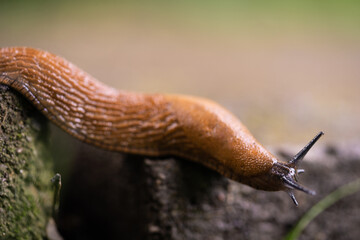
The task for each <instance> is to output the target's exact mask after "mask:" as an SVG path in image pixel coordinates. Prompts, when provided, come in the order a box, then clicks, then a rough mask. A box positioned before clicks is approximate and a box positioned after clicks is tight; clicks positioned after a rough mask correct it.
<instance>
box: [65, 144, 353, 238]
mask: <svg viewBox="0 0 360 240" xmlns="http://www.w3.org/2000/svg"><path fill="white" fill-rule="evenodd" d="M80 146H81V147H80V150H79V151H78V152H77V154H76V157H75V158H76V161H75V162H74V163H73V168H72V173H71V174H70V176H69V178H70V179H69V180H68V181H69V182H68V184H67V185H68V188H66V189H64V192H63V199H62V206H61V216H60V222H59V226H60V229H61V232H62V233H63V235H64V236H65V239H99V238H106V239H281V238H282V237H284V236H285V235H286V234H287V233H288V232H289V231H290V229H291V228H292V227H293V226H294V225H295V224H296V223H297V222H298V221H299V219H300V218H301V217H302V216H303V214H305V213H306V212H307V211H308V210H309V209H310V208H311V207H312V206H313V205H314V204H316V203H317V202H318V201H319V200H321V199H322V198H323V197H324V196H326V195H328V194H329V193H330V192H332V191H333V190H335V189H336V188H338V187H340V186H341V185H343V184H346V183H348V182H350V181H352V180H355V179H356V178H357V177H359V172H360V148H359V145H357V144H353V145H347V146H345V145H343V146H335V145H325V144H323V145H321V143H319V144H318V146H316V147H315V148H314V149H313V150H312V152H310V154H309V156H308V157H306V160H305V161H304V162H303V163H302V164H301V167H303V168H305V169H306V173H305V174H303V175H301V177H300V181H301V183H302V184H304V185H305V186H307V187H310V188H312V189H314V190H316V191H317V195H316V196H314V197H313V196H309V195H306V194H303V193H296V197H297V199H298V201H299V204H300V206H299V207H295V205H294V204H293V203H292V201H291V200H290V198H289V196H288V195H287V194H286V193H284V192H263V191H257V190H254V189H252V188H250V187H247V186H245V185H242V184H239V183H236V182H233V181H230V180H228V179H226V178H223V177H222V176H220V175H219V174H217V173H216V172H213V171H211V170H208V169H206V168H204V167H202V166H200V165H198V164H194V163H192V162H188V161H185V160H182V159H173V158H164V159H148V158H142V157H138V156H131V155H122V154H118V153H110V152H106V151H102V150H99V149H95V148H92V147H88V146H86V145H84V144H80ZM300 148H301V146H299V147H295V148H293V147H284V148H274V151H273V152H274V153H275V154H276V155H277V156H282V157H284V158H288V157H290V156H292V155H293V154H294V153H296V152H297V151H298V150H299V149H300ZM283 149H285V150H283ZM359 202H360V194H359V193H356V194H354V195H351V196H349V197H346V198H344V199H343V200H341V201H339V202H337V203H336V204H335V205H333V206H332V207H330V208H329V209H327V210H326V211H325V212H323V213H322V214H320V215H319V216H318V217H317V218H316V219H315V220H314V221H313V222H312V223H311V224H310V225H309V226H308V227H307V228H306V230H305V231H304V232H303V234H302V235H301V237H300V239H339V238H341V239H357V236H359V234H360V231H359V228H358V227H357V226H359V224H360V214H359V208H360V206H359ZM341 219H343V220H341Z"/></svg>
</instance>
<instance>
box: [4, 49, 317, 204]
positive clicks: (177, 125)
mask: <svg viewBox="0 0 360 240" xmlns="http://www.w3.org/2000/svg"><path fill="white" fill-rule="evenodd" d="M0 83H2V84H5V85H8V86H10V87H11V88H13V89H15V90H16V91H18V92H20V93H21V94H22V95H24V96H25V98H27V99H28V100H29V101H30V102H31V103H32V104H33V105H35V107H36V108H37V109H39V110H40V111H41V112H42V113H43V114H44V115H45V116H46V117H47V118H48V119H50V120H51V121H52V122H54V123H55V124H56V125H57V126H59V127H60V128H61V129H63V130H64V131H66V132H68V133H69V134H70V135H72V136H74V137H76V138H78V139H80V140H82V141H84V142H86V143H89V144H92V145H95V146H98V147H100V148H103V149H107V150H110V151H119V152H125V153H132V154H141V155H148V156H161V155H172V156H178V157H181V158H185V159H188V160H192V161H194V162H198V163H200V164H203V165H205V166H206V167H208V168H211V169H213V170H215V171H217V172H219V173H220V174H222V175H224V176H225V177H228V178H230V179H232V180H235V181H238V182H241V183H244V184H247V185H249V186H251V187H253V188H256V189H261V190H266V191H279V190H283V191H286V192H288V193H289V194H290V196H291V198H292V200H293V201H294V203H295V204H296V205H297V201H296V199H295V197H294V194H293V189H297V190H300V191H303V192H306V193H308V194H315V192H314V191H312V190H309V189H307V188H305V187H303V186H301V185H299V184H298V183H297V175H298V174H299V173H301V172H303V170H302V169H297V167H296V165H297V163H298V162H299V161H300V160H301V159H302V158H303V157H304V156H305V154H306V153H307V152H308V151H309V149H310V148H311V147H312V146H313V145H314V143H315V142H316V141H317V140H318V139H319V138H320V136H321V135H322V134H323V133H322V132H320V133H319V134H318V135H316V137H315V138H314V139H313V140H311V141H310V142H309V144H308V145H306V146H305V147H304V149H302V150H301V151H300V152H299V153H298V154H297V155H295V156H294V157H293V158H292V159H291V160H290V161H289V162H288V163H286V162H281V161H279V160H277V159H276V158H275V157H274V156H273V155H272V154H271V153H269V152H268V151H267V150H266V149H265V148H264V147H263V146H262V145H261V144H259V143H258V142H257V141H256V140H255V138H254V137H253V136H252V135H251V133H250V132H249V131H248V130H247V128H246V127H245V126H244V125H243V124H242V123H241V122H240V121H239V120H238V119H237V118H236V117H235V116H234V115H233V114H231V113H230V112H229V111H227V110H226V109H224V108H223V107H221V106H219V105H218V104H216V103H214V102H212V101H210V100H207V99H202V98H197V97H190V96H182V95H170V94H143V93H134V92H128V91H121V90H119V91H118V90H115V89H112V88H110V87H108V86H105V85H104V84H102V83H101V82H99V81H97V80H96V79H94V78H93V77H91V76H90V75H88V74H87V73H85V72H84V71H82V70H81V69H79V68H77V67H76V66H74V65H73V64H71V63H70V62H68V61H66V60H64V59H63V58H61V57H58V56H56V55H53V54H51V53H48V52H45V51H41V50H37V49H32V48H27V47H12V48H1V49H0Z"/></svg>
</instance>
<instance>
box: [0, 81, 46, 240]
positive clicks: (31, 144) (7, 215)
mask: <svg viewBox="0 0 360 240" xmlns="http://www.w3.org/2000/svg"><path fill="white" fill-rule="evenodd" d="M0 121H1V128H0V148H1V152H0V239H43V238H44V237H45V236H46V234H45V228H46V224H47V220H48V217H49V214H50V207H51V206H50V205H51V197H52V194H51V182H50V179H51V177H52V161H51V160H50V154H49V152H48V147H47V142H48V136H47V129H48V128H47V125H48V124H47V120H46V119H44V117H43V116H41V115H40V114H39V112H38V111H36V110H35V109H34V108H33V107H32V106H31V105H30V104H29V103H28V102H26V101H25V100H24V99H23V98H22V97H21V96H20V95H19V94H17V93H14V92H13V91H11V90H9V88H8V87H5V86H2V85H1V86H0Z"/></svg>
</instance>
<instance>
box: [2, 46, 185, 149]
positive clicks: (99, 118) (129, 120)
mask: <svg viewBox="0 0 360 240" xmlns="http://www.w3.org/2000/svg"><path fill="white" fill-rule="evenodd" d="M0 54H1V55H0V82H1V83H3V84H7V85H9V86H11V87H12V88H14V89H15V90H17V91H19V92H20V93H22V94H23V95H24V96H26V97H27V98H28V99H29V100H30V101H31V102H32V103H33V104H34V105H35V106H36V107H37V108H38V109H39V110H40V111H42V112H43V113H44V114H45V115H46V116H47V117H48V118H49V119H50V120H52V121H53V122H54V123H55V124H57V125H58V126H60V127H61V128H62V129H63V130H65V131H66V132H68V133H70V134H71V135H73V136H75V137H77V138H78V139H80V140H82V141H85V142H87V143H90V144H93V145H96V146H99V147H102V148H104V149H108V150H113V151H123V152H130V153H138V154H147V155H159V154H160V153H162V152H163V151H169V152H171V151H173V149H175V148H176V147H177V146H178V145H180V144H181V145H183V146H187V145H189V143H187V139H186V137H185V136H184V134H183V133H182V132H181V129H180V128H179V126H178V123H177V120H176V119H175V118H174V115H173V113H172V111H171V109H169V107H168V105H169V104H168V103H167V102H166V101H165V100H164V98H163V97H162V96H161V95H145V94H136V93H128V92H124V91H116V90H114V89H112V88H109V87H107V86H105V85H104V84H102V83H100V82H98V81H97V80H95V79H94V78H93V77H91V76H90V75H88V74H86V73H85V72H83V71H82V70H80V69H78V68H77V67H76V66H74V65H73V64H71V63H69V62H67V61H65V60H64V59H62V58H60V57H57V56H55V55H53V54H50V53H47V52H43V51H38V50H35V49H31V48H6V49H1V52H0Z"/></svg>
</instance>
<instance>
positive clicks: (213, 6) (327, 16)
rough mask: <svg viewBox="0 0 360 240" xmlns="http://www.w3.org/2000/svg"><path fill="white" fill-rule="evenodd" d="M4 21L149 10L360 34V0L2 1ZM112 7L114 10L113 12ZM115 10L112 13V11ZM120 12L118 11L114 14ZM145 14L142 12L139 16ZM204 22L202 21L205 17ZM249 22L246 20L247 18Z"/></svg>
mask: <svg viewBox="0 0 360 240" xmlns="http://www.w3.org/2000/svg"><path fill="white" fill-rule="evenodd" d="M0 7H1V8H0V13H1V16H0V19H2V21H1V23H0V24H8V23H9V21H11V22H12V23H15V22H16V21H17V20H19V21H21V20H22V19H23V18H26V17H31V18H32V19H31V21H35V20H36V19H38V20H42V19H44V18H48V17H50V18H52V19H56V18H57V17H59V16H61V15H66V16H67V18H77V17H79V16H81V17H83V15H84V14H86V15H88V18H86V20H87V21H89V20H90V21H91V19H93V21H97V20H98V18H99V17H101V18H104V17H105V18H106V17H113V16H114V15H115V16H116V15H117V16H119V15H123V14H125V15H127V14H129V13H131V14H135V13H136V12H138V13H139V14H140V15H143V17H144V16H145V17H146V15H147V14H149V15H151V16H152V18H155V19H156V18H157V19H159V20H166V19H169V18H171V19H172V20H174V19H181V20H182V21H190V22H191V23H196V22H197V21H198V22H201V24H204V23H205V24H206V23H208V24H209V25H210V26H212V27H214V24H216V23H218V24H219V23H220V24H223V21H226V22H227V24H230V25H239V24H240V25H242V24H246V25H249V27H251V26H252V25H253V24H259V23H264V24H266V25H268V26H271V25H272V24H285V25H286V24H297V25H299V26H301V25H305V26H309V25H310V26H311V25H315V26H322V27H331V28H339V29H342V30H344V29H349V30H351V31H356V32H357V33H359V28H357V25H358V22H359V20H360V14H359V13H360V1H355V0H346V1H334V0H332V1H325V0H322V1H311V0H305V1H285V0H274V1H266V0H259V1H249V0H241V1H235V0H227V1H218V0H210V1H204V0H198V1H190V0H186V1H181V2H179V1H164V0H155V1H144V0H141V1H136V2H135V1H116V0H104V1H95V0H89V1H84V0H82V1H70V0H64V1H45V0H33V1H26V0H18V1H12V0H2V1H1V2H0ZM109 11H110V12H109ZM111 11H112V12H111ZM113 13H114V14H113ZM135 16H136V17H139V15H136V14H135ZM199 20H200V21H199ZM242 20H246V21H242Z"/></svg>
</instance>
